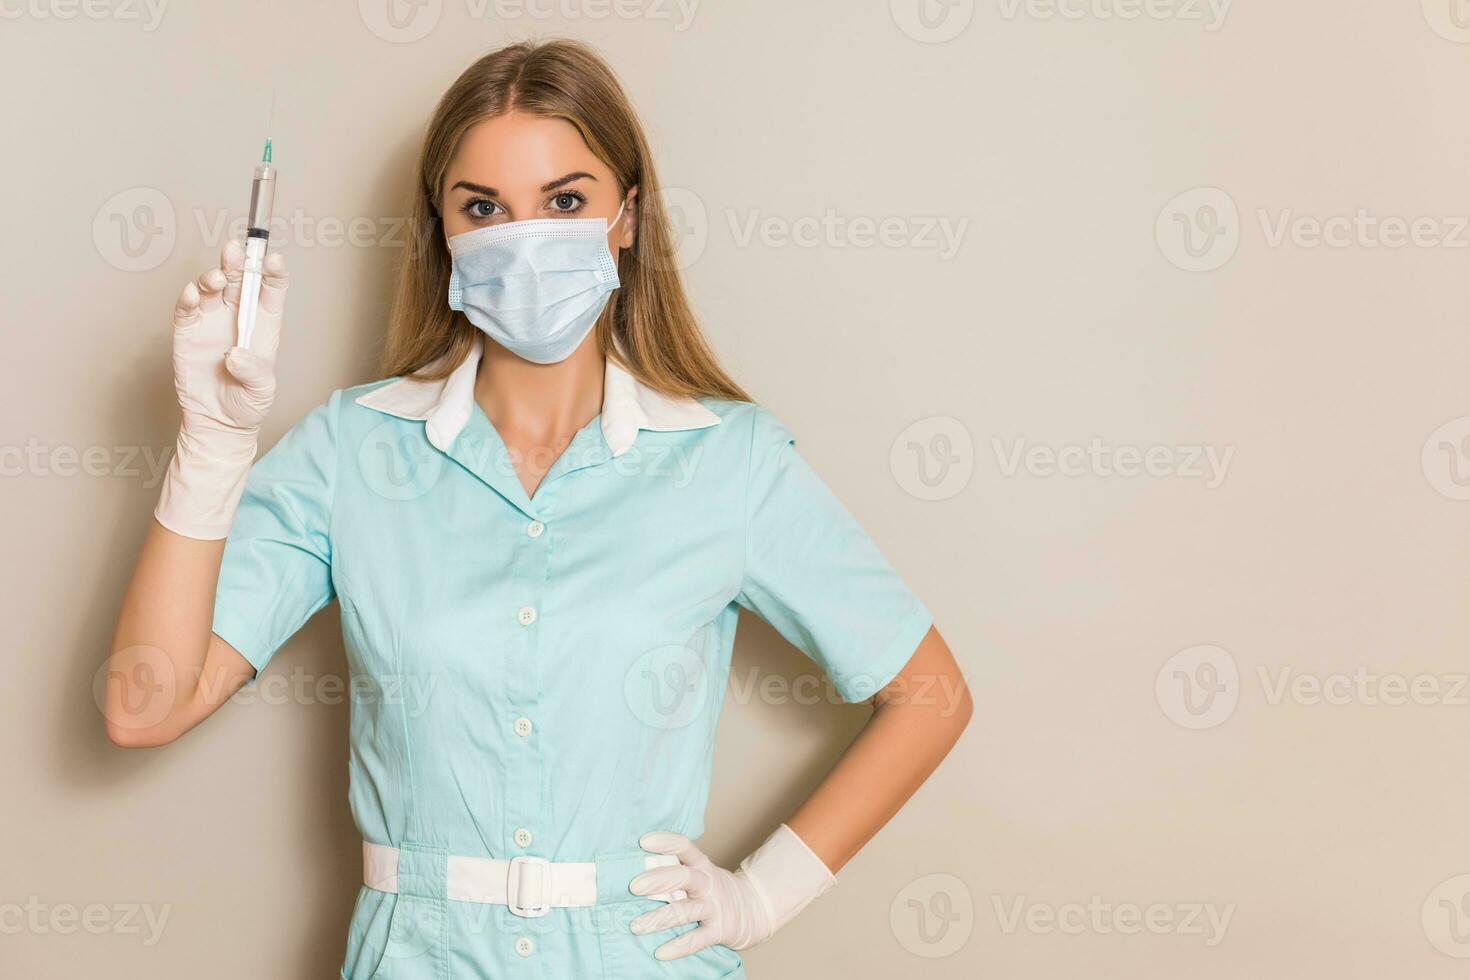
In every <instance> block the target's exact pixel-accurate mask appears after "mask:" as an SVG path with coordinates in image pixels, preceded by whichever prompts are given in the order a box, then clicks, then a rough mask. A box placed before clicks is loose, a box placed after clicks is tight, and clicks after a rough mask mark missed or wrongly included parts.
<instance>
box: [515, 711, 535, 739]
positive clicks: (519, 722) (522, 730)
mask: <svg viewBox="0 0 1470 980" xmlns="http://www.w3.org/2000/svg"><path fill="white" fill-rule="evenodd" d="M515 729H516V734H517V735H519V736H520V737H521V738H525V737H526V736H527V735H529V734H531V719H529V718H527V717H526V716H525V715H521V716H520V717H519V718H517V719H516V724H515Z"/></svg>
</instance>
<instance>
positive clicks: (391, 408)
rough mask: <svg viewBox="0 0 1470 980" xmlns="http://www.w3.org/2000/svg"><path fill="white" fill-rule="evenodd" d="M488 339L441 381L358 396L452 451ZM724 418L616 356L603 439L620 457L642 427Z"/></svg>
mask: <svg viewBox="0 0 1470 980" xmlns="http://www.w3.org/2000/svg"><path fill="white" fill-rule="evenodd" d="M484 350H485V345H484V340H483V339H482V338H480V337H476V338H475V344H474V347H473V348H472V349H471V350H470V353H469V356H467V357H466V358H465V359H464V360H463V361H461V362H460V364H459V366H458V367H456V368H455V369H454V370H453V371H451V372H450V374H449V377H447V378H444V379H442V380H439V381H425V380H422V379H420V378H415V377H411V376H410V377H403V378H398V379H397V380H395V381H392V382H390V383H388V384H385V385H383V386H382V387H381V388H374V389H373V390H372V391H370V392H368V393H367V394H365V395H360V396H358V398H357V403H358V404H359V405H363V406H366V407H367V408H371V409H373V410H374V411H378V412H384V413H386V414H388V415H394V416H397V417H398V418H401V419H411V420H414V421H422V422H423V423H424V432H425V434H426V435H427V436H428V437H429V442H431V443H433V444H434V447H435V448H436V449H438V450H439V451H440V452H447V451H448V450H449V446H450V445H451V444H453V442H454V439H455V437H456V436H458V435H459V433H460V431H461V430H462V429H463V428H464V427H465V424H466V423H467V422H469V420H470V415H471V414H472V413H473V411H474V404H475V372H476V370H477V369H478V367H479V364H480V357H481V355H482V354H483V353H484ZM719 422H720V417H719V416H718V415H716V414H715V413H714V412H711V411H710V410H709V409H707V408H705V407H704V406H703V405H701V404H699V402H697V401H695V400H694V399H692V398H683V397H677V396H673V395H665V394H664V393H662V392H659V391H654V390H653V389H652V388H650V387H648V386H647V385H645V384H644V383H643V382H641V381H639V380H638V379H637V378H635V377H633V375H632V374H630V373H629V372H628V371H627V370H626V369H624V368H622V367H619V366H618V365H617V364H615V363H614V362H613V359H612V358H610V357H609V358H608V359H607V369H606V371H605V372H604V374H603V381H602V418H601V424H602V437H603V438H604V439H605V440H607V447H608V448H609V449H610V450H612V454H613V455H614V456H621V455H622V454H623V453H625V452H627V451H628V450H629V448H631V447H632V445H633V440H634V439H636V438H637V437H638V432H639V430H640V429H648V430H649V431H650V432H676V431H679V430H681V429H703V428H706V427H707V426H711V425H718V424H719Z"/></svg>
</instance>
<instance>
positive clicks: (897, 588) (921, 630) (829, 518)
mask: <svg viewBox="0 0 1470 980" xmlns="http://www.w3.org/2000/svg"><path fill="white" fill-rule="evenodd" d="M754 415H755V420H754V423H753V432H752V440H751V459H750V472H749V486H748V490H747V496H746V558H745V571H744V574H743V576H742V580H741V588H740V594H739V595H738V596H737V597H736V602H738V603H739V604H740V605H742V606H744V607H745V608H747V609H750V610H751V611H752V612H754V613H756V614H757V615H759V616H760V617H761V618H762V619H764V620H766V622H768V623H770V624H771V625H772V626H773V627H775V628H776V630H777V631H778V632H779V633H780V634H781V635H782V636H784V637H785V638H786V639H787V640H788V641H790V642H791V643H792V645H794V646H795V647H797V649H799V650H801V651H802V652H803V653H804V654H806V655H807V656H808V657H810V658H811V659H812V660H814V661H816V663H817V664H818V665H819V666H820V667H821V668H822V669H823V670H824V671H825V672H826V673H827V675H828V677H830V678H831V679H832V683H833V685H834V686H835V687H836V689H837V693H838V694H839V695H840V696H841V697H842V699H843V700H844V701H848V702H856V701H863V700H866V699H867V698H870V697H872V696H873V695H874V694H876V693H877V692H878V691H879V690H880V689H881V688H882V687H883V686H884V685H886V684H887V683H888V682H889V681H891V680H893V678H894V677H895V676H896V675H897V674H898V672H899V671H900V670H902V669H903V666H904V664H906V663H907V662H908V660H909V658H910V657H911V656H912V655H913V652H914V649H915V648H916V647H917V646H918V645H919V641H920V640H922V639H923V638H924V634H925V633H927V632H928V631H929V627H930V626H931V625H932V624H933V617H932V616H931V615H930V613H929V610H928V609H927V608H926V607H925V606H924V604H923V603H922V602H920V601H919V599H918V597H917V596H915V595H914V593H913V592H911V591H910V590H909V588H908V587H907V586H906V585H905V584H904V582H903V580H902V579H901V578H900V577H899V575H898V573H897V572H896V571H894V569H893V567H892V566H891V565H889V563H888V561H887V560H886V559H885V558H884V557H883V555H882V554H881V553H880V552H879V551H878V548H877V546H876V545H874V544H873V542H872V540H871V539H870V538H869V537H868V535H867V534H866V533H865V532H864V531H863V529H862V527H861V526H860V525H859V524H858V522H857V521H856V520H855V519H854V518H853V516H852V515H851V514H850V513H848V511H847V509H846V508H845V507H843V505H842V503H841V502H840V501H839V500H838V499H837V498H836V497H835V496H834V495H833V494H832V491H831V490H829V489H828V488H827V485H826V484H824V483H823V482H822V480H821V478H820V477H818V476H817V474H816V473H815V472H814V471H813V470H812V468H811V467H810V466H808V465H807V463H806V461H805V460H803V459H802V458H801V456H800V454H798V453H797V451H796V445H795V439H794V438H793V437H792V436H791V433H790V432H789V431H788V430H787V429H786V427H785V426H784V425H782V424H781V422H780V421H779V420H777V419H776V418H775V416H773V415H772V414H771V413H770V412H767V411H765V410H764V409H760V408H757V409H756V410H755V412H754Z"/></svg>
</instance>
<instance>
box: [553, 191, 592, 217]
mask: <svg viewBox="0 0 1470 980" xmlns="http://www.w3.org/2000/svg"><path fill="white" fill-rule="evenodd" d="M549 203H550V204H551V209H552V210H553V211H560V212H561V213H563V214H567V213H570V212H572V211H580V210H581V208H582V205H583V204H585V203H587V199H586V198H585V197H583V196H582V195H581V194H578V193H577V192H576V191H562V192H561V193H559V194H556V195H554V196H553V197H552V198H551V201H550V202H549Z"/></svg>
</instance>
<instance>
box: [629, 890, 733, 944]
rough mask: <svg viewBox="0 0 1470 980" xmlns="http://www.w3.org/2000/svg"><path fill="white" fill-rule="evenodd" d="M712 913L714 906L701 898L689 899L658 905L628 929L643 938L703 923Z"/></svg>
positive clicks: (637, 919) (638, 918)
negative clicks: (689, 923)
mask: <svg viewBox="0 0 1470 980" xmlns="http://www.w3.org/2000/svg"><path fill="white" fill-rule="evenodd" d="M713 913H714V904H713V903H712V902H708V901H706V900H704V899H702V898H691V899H687V900H685V901H682V902H670V903H669V904H668V905H660V906H659V907H658V908H656V909H653V910H651V911H648V912H644V913H643V914H642V915H640V916H638V917H637V918H636V919H634V920H633V921H632V922H629V923H628V928H629V929H631V930H633V934H634V935H637V936H644V935H647V934H648V933H650V932H660V931H662V930H664V929H672V928H674V927H675V926H682V925H684V924H685V923H688V922H703V921H704V920H705V919H708V918H709V917H710V916H711V915H712V914H713Z"/></svg>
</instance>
